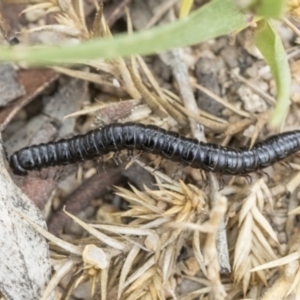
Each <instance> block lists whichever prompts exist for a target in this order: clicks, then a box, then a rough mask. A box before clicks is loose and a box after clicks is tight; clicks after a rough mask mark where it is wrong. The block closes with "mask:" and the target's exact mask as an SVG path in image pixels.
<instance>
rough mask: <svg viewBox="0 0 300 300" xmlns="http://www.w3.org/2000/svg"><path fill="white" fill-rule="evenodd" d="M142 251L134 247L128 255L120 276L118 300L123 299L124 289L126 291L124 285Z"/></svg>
mask: <svg viewBox="0 0 300 300" xmlns="http://www.w3.org/2000/svg"><path fill="white" fill-rule="evenodd" d="M139 252H140V249H139V247H137V246H134V247H133V248H132V249H131V250H130V252H129V253H128V255H127V257H126V260H125V262H124V265H123V268H122V271H121V275H120V280H119V289H118V299H120V298H121V295H122V292H123V289H124V283H125V280H126V277H127V275H128V274H129V272H130V270H131V269H132V264H133V261H134V259H135V258H136V256H137V255H138V254H139Z"/></svg>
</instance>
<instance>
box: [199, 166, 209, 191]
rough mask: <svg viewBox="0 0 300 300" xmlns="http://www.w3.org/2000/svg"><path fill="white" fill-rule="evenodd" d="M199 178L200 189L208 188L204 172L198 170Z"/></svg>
mask: <svg viewBox="0 0 300 300" xmlns="http://www.w3.org/2000/svg"><path fill="white" fill-rule="evenodd" d="M200 176H201V181H202V186H201V187H202V188H206V187H207V186H208V177H207V176H206V172H205V171H203V170H200Z"/></svg>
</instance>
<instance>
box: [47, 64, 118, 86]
mask: <svg viewBox="0 0 300 300" xmlns="http://www.w3.org/2000/svg"><path fill="white" fill-rule="evenodd" d="M52 69H54V70H55V71H57V72H59V73H61V74H65V75H68V76H71V77H75V78H78V79H82V80H87V81H89V82H94V83H97V84H101V85H107V86H110V87H114V88H115V87H116V86H115V85H114V84H112V83H110V82H108V81H104V80H102V79H101V76H100V75H97V74H93V73H89V72H84V71H77V70H71V69H67V68H63V67H52Z"/></svg>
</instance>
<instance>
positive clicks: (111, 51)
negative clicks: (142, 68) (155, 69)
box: [0, 0, 246, 65]
mask: <svg viewBox="0 0 300 300" xmlns="http://www.w3.org/2000/svg"><path fill="white" fill-rule="evenodd" d="M245 26H246V18H245V16H244V15H243V14H242V13H241V12H240V11H239V10H238V9H237V7H236V6H235V5H234V4H233V1H232V0H213V1H211V2H209V3H208V4H206V5H204V6H202V7H201V8H200V9H198V10H196V11H194V12H193V13H191V14H190V15H189V16H187V17H186V18H183V19H181V20H176V21H175V22H172V23H169V24H166V25H163V26H157V27H155V28H152V29H150V30H145V31H141V32H138V33H135V34H133V35H129V36H128V35H118V36H115V38H114V39H101V40H99V39H98V40H92V41H88V42H83V43H81V44H80V45H77V46H63V47H53V46H51V47H49V46H48V47H39V48H30V47H19V46H18V47H14V48H9V49H7V48H6V49H4V48H2V49H0V60H11V61H25V62H27V63H29V64H36V65H42V64H54V63H57V61H58V60H59V61H61V62H72V61H74V60H76V59H94V58H117V57H120V56H123V57H126V56H130V55H134V54H140V55H145V54H153V53H156V52H160V51H165V50H169V49H172V48H175V47H185V46H189V45H194V44H198V43H200V42H203V41H207V40H209V39H212V38H215V37H218V36H221V35H224V34H228V33H231V32H233V31H235V30H237V29H239V28H243V27H245Z"/></svg>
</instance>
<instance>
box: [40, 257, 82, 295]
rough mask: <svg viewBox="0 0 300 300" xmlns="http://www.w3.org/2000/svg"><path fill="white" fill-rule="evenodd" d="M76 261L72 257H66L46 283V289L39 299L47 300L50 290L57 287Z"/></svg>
mask: <svg viewBox="0 0 300 300" xmlns="http://www.w3.org/2000/svg"><path fill="white" fill-rule="evenodd" d="M76 263H78V261H76V260H73V259H68V260H67V261H66V262H65V263H64V264H63V265H62V266H61V267H60V268H59V270H58V271H56V273H55V274H54V275H53V276H52V278H51V280H50V281H49V283H48V286H47V287H46V290H45V292H44V294H43V297H42V299H41V300H47V299H48V297H49V295H50V294H51V293H52V291H53V290H54V289H55V288H56V287H57V285H58V284H59V282H60V281H61V279H62V278H63V277H64V276H65V275H66V274H68V273H69V272H70V271H71V270H72V269H73V268H74V266H75V265H76Z"/></svg>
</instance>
